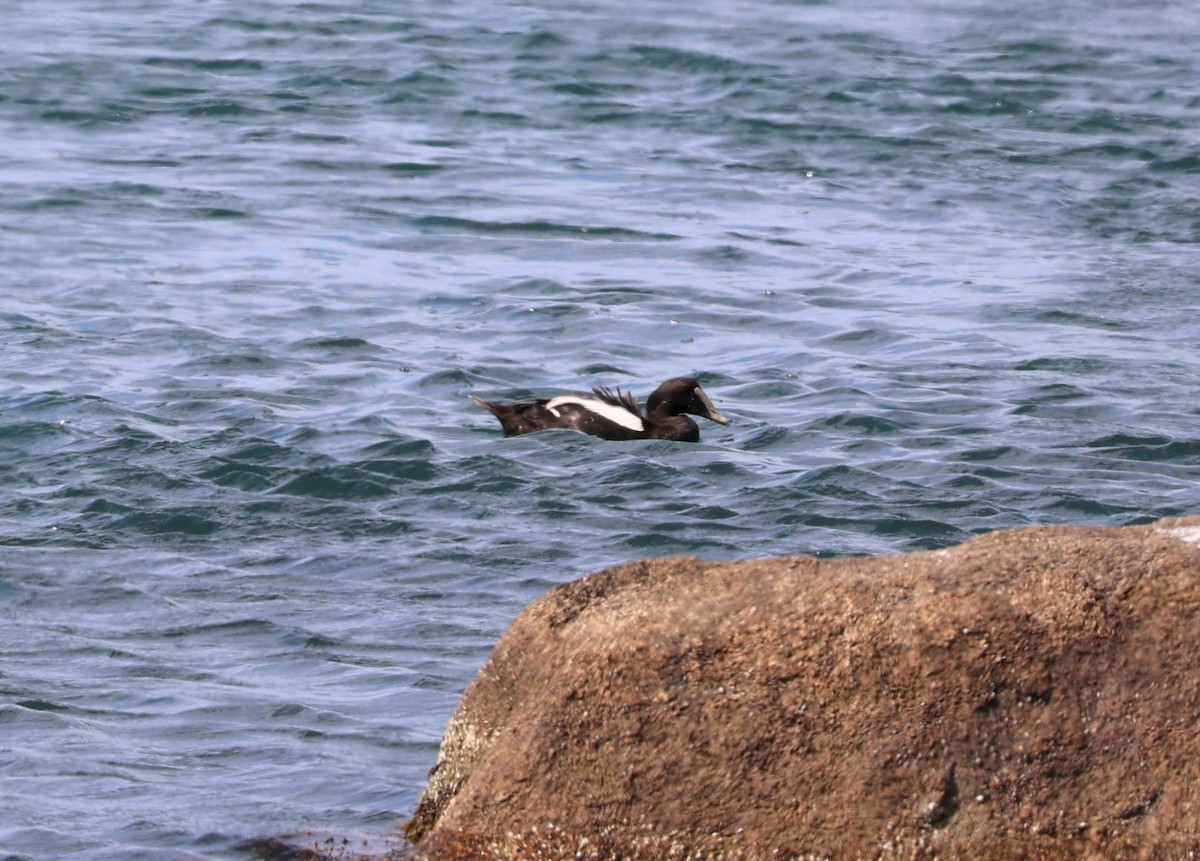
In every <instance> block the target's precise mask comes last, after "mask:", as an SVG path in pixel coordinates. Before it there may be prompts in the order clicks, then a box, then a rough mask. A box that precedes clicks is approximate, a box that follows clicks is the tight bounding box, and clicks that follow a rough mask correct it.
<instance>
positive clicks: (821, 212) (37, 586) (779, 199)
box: [0, 0, 1200, 861]
mask: <svg viewBox="0 0 1200 861" xmlns="http://www.w3.org/2000/svg"><path fill="white" fill-rule="evenodd" d="M4 43H5V47H4V50H3V51H0V273H2V274H0V279H2V280H0V858H5V859H56V858H79V859H88V861H101V859H138V858H145V859H155V861H178V860H179V859H225V858H231V859H232V858H239V857H244V855H243V854H242V853H241V851H240V850H239V849H238V848H237V847H238V844H239V843H240V842H241V841H244V840H246V839H248V838H252V837H257V836H263V835H268V836H279V837H284V838H286V839H289V840H293V841H294V842H297V843H308V842H321V841H324V840H326V839H334V840H336V841H341V840H343V839H345V840H350V841H351V845H353V846H354V847H356V848H357V847H361V846H362V845H363V841H367V843H366V845H367V847H368V848H369V849H370V850H371V851H383V850H384V849H386V848H388V847H389V846H392V845H394V844H393V843H392V838H391V837H390V836H389V835H391V834H392V833H393V832H394V829H395V827H396V825H397V824H398V823H399V822H400V821H401V820H403V818H404V817H405V816H406V815H408V814H409V813H411V811H412V809H413V807H414V805H415V803H416V800H417V798H418V796H419V793H420V791H421V789H422V787H423V785H424V780H425V775H426V772H427V770H428V769H429V768H430V767H431V766H432V765H433V763H434V761H435V757H436V750H437V744H438V741H439V739H440V736H441V732H442V729H443V727H444V725H445V722H446V720H447V719H448V718H449V716H450V713H451V711H452V709H453V708H454V705H455V704H456V702H457V700H458V698H459V697H460V696H461V694H462V692H463V690H464V689H465V687H466V686H467V685H468V684H469V682H470V680H471V679H472V677H473V676H474V674H475V672H476V671H477V669H478V668H479V666H480V665H481V664H482V662H483V661H484V660H485V658H486V656H487V654H488V652H489V650H490V648H491V646H492V644H493V643H494V642H495V640H496V638H497V637H498V636H499V635H500V634H501V633H502V632H503V631H504V629H505V628H506V626H507V625H508V623H509V621H510V620H511V619H512V617H513V616H514V615H515V614H516V613H517V612H519V610H520V609H521V608H522V607H523V606H524V605H525V604H527V603H528V602H529V601H531V600H533V599H535V598H537V597H538V596H540V595H542V594H543V593H545V592H546V590H547V589H549V588H551V587H552V586H553V585H555V584H557V583H561V582H564V581H567V580H570V579H572V578H575V577H577V576H580V575H582V574H584V573H586V572H589V571H592V570H595V569H598V568H601V567H603V566H606V565H610V564H615V563H619V562H622V561H626V560H630V559H635V558H640V557H644V556H661V555H668V554H696V555H699V556H702V557H706V558H713V559H727V558H736V557H751V556H766V555H774V554H785V553H814V554H821V555H847V554H868V553H892V552H903V551H910V550H914V549H921V548H932V547H941V546H945V545H948V544H953V543H957V542H960V541H962V540H965V539H967V538H969V537H971V536H972V535H975V534H978V533H981V532H985V531H988V530H993V529H998V528H1004V527H1014V526H1023V525H1027V524H1054V523H1086V524H1098V525H1118V524H1127V523H1136V522H1145V521H1148V520H1151V519H1154V518H1158V517H1163V516H1169V515H1177V514H1184V513H1196V512H1200V408H1198V406H1197V380H1200V352H1198V350H1197V343H1198V342H1200V275H1198V274H1197V273H1198V272H1200V267H1198V266H1197V263H1198V257H1200V255H1198V251H1200V244H1198V242H1200V208H1198V206H1197V199H1198V198H1200V124H1198V123H1197V115H1198V113H1200V59H1198V56H1200V55H1198V54H1197V52H1196V45H1197V44H1200V14H1198V13H1197V11H1196V8H1195V6H1194V5H1193V4H1191V3H1189V2H1186V0H1148V2H1144V3H1138V4H1128V3H1120V2H1115V0H1088V2H1084V0H1065V2H1061V3H1057V4H1051V5H1047V4H1045V3H1042V2H1040V0H1039V2H1032V0H1015V2H1011V3H1006V4H999V5H997V4H995V3H991V2H983V0H962V2H955V3H947V2H939V0H915V2H913V0H904V2H899V0H885V2H883V3H880V4H871V5H870V7H869V8H868V7H867V6H864V5H863V4H857V3H850V2H845V0H825V2H819V0H818V2H784V0H756V2H750V0H728V2H713V3H707V4H700V5H699V6H697V5H696V4H684V3H677V2H667V0H647V2H645V3H638V4H627V3H612V2H603V0H601V2H590V3H581V2H573V0H567V2H560V3H536V2H534V3H525V2H500V3H479V2H471V0H450V2H440V3H431V2H425V0H414V2H410V3H390V2H383V0H356V2H353V3H351V2H342V0H328V2H308V3H282V2H277V0H276V2H272V0H265V2H261V3H256V4H246V3H240V2H239V3H235V2H232V0H205V2H194V3H183V2H166V3H150V2H148V0H119V2H99V0H63V2H59V3H55V4H47V3H35V2H31V0H25V2H22V0H17V2H15V3H10V4H8V8H7V9H6V22H5V39H4ZM679 374H695V375H697V376H698V377H699V379H700V380H701V381H702V382H703V384H704V385H705V387H706V389H707V390H708V392H709V393H710V395H711V396H712V397H713V399H714V401H715V402H716V403H717V405H718V407H719V408H721V409H722V410H723V411H724V412H725V413H726V415H728V416H729V417H730V418H731V419H732V422H733V423H732V425H731V426H730V427H728V428H722V427H718V426H716V425H712V424H707V423H703V421H702V424H705V426H704V427H703V428H702V435H703V441H702V442H701V443H700V444H699V445H694V446H687V445H683V444H672V443H663V442H654V443H632V444H629V443H626V444H618V443H609V442H604V441H600V440H595V439H591V438H588V437H584V436H581V435H576V434H571V433H568V432H553V433H547V434H540V435H536V436H530V437H522V438H517V439H504V438H502V437H501V435H500V432H499V428H498V426H497V425H496V424H495V422H494V421H493V420H492V418H491V417H490V416H489V415H487V414H486V413H484V412H483V411H481V410H478V409H477V408H475V407H474V406H473V405H472V404H471V403H470V401H468V399H467V397H466V396H467V394H468V393H474V394H478V395H481V396H485V397H491V398H497V399H505V398H517V397H523V396H528V395H534V394H552V393H556V392H564V391H571V390H579V389H586V388H588V387H590V386H592V385H608V386H619V387H621V388H625V389H631V390H633V391H634V392H636V393H637V394H638V395H639V397H645V395H646V394H647V393H648V392H649V391H650V390H652V389H653V388H654V386H656V385H657V384H658V383H659V382H660V381H662V380H663V379H666V378H667V377H670V376H675V375H679Z"/></svg>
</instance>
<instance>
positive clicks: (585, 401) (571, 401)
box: [546, 395, 646, 433]
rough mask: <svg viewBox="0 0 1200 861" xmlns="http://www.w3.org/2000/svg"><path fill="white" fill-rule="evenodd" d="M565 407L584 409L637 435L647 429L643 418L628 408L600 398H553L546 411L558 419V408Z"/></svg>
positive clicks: (564, 396)
mask: <svg viewBox="0 0 1200 861" xmlns="http://www.w3.org/2000/svg"><path fill="white" fill-rule="evenodd" d="M565 406H577V407H583V408H584V409H585V410H587V411H588V412H592V413H595V414H596V415H598V416H600V417H601V418H605V419H608V420H609V421H610V422H612V423H613V424H618V425H620V426H621V427H623V428H626V429H628V430H631V431H634V432H635V433H641V432H642V431H644V430H645V429H646V424H645V422H643V421H642V417H641V416H639V415H636V414H635V413H631V412H630V411H629V410H628V409H627V408H626V407H623V406H620V407H619V406H617V405H616V404H610V403H607V402H605V401H602V400H600V399H599V398H589V397H587V396H585V395H563V396H562V397H560V398H551V399H550V400H548V401H546V409H548V410H550V412H552V413H554V415H555V416H556V417H557V416H559V415H561V413H560V412H559V411H558V408H559V407H565Z"/></svg>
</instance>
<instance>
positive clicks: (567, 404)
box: [470, 377, 729, 442]
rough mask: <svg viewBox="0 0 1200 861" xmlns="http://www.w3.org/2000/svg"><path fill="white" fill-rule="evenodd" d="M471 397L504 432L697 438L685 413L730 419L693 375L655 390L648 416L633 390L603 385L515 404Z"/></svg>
mask: <svg viewBox="0 0 1200 861" xmlns="http://www.w3.org/2000/svg"><path fill="white" fill-rule="evenodd" d="M470 397H471V400H473V401H474V402H475V403H477V404H479V406H481V407H483V408H484V409H486V410H488V411H490V412H491V413H492V415H494V416H495V417H496V418H497V419H499V420H500V425H501V426H502V427H503V428H504V435H505V436H519V435H521V434H527V433H536V432H537V431H543V430H551V429H554V428H562V429H565V430H574V431H579V432H580V433H585V434H589V435H591V436H598V437H600V438H601V439H608V440H621V441H623V440H632V439H666V440H677V441H679V442H699V441H700V428H699V426H697V424H696V423H695V422H694V421H692V420H691V419H690V418H688V416H687V415H686V414H688V413H690V414H691V415H696V416H703V417H704V418H706V419H709V420H710V421H714V422H717V423H718V424H723V425H727V424H729V419H727V418H725V416H723V415H722V414H721V412H720V411H719V410H717V408H716V407H714V406H713V403H712V401H711V400H709V397H708V395H707V394H705V392H704V389H702V388H700V384H699V383H698V382H696V381H695V380H694V379H692V378H691V377H675V378H673V379H670V380H667V381H666V382H665V383H663V384H662V385H661V386H659V387H658V388H657V389H655V390H654V393H653V394H651V395H650V397H649V398H648V399H647V400H646V412H645V414H644V415H643V414H642V410H641V408H640V407H639V406H638V403H637V401H635V400H634V398H633V396H632V395H631V394H629V393H628V392H621V391H615V392H614V391H610V390H609V389H605V388H595V389H592V394H591V395H583V394H573V395H563V396H560V397H556V398H539V399H537V400H532V401H517V402H516V403H511V404H497V403H492V402H490V401H485V400H483V399H482V398H477V397H475V396H474V395H471V396H470Z"/></svg>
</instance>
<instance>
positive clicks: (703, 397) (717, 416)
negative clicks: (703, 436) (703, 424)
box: [695, 386, 729, 425]
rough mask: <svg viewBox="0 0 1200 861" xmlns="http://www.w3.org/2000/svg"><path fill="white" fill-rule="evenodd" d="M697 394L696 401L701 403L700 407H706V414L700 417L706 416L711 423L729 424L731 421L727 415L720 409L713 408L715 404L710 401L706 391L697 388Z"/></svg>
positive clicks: (703, 413)
mask: <svg viewBox="0 0 1200 861" xmlns="http://www.w3.org/2000/svg"><path fill="white" fill-rule="evenodd" d="M695 392H696V400H698V401H700V405H701V406H703V407H704V412H702V413H700V415H702V416H704V418H706V419H709V420H710V421H714V422H716V423H717V424H719V425H727V424H729V419H727V418H725V415H724V414H723V413H722V412H721V411H720V410H719V409H717V408H716V407H714V406H713V402H712V401H711V400H709V398H708V395H707V394H705V392H704V389H702V388H700V387H699V386H696V389H695Z"/></svg>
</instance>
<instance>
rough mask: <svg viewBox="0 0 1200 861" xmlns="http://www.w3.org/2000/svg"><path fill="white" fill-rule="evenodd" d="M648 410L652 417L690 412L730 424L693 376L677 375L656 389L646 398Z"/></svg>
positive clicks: (721, 423) (718, 422)
mask: <svg viewBox="0 0 1200 861" xmlns="http://www.w3.org/2000/svg"><path fill="white" fill-rule="evenodd" d="M646 412H647V414H648V416H649V417H650V418H652V419H653V418H655V417H667V416H679V415H683V414H684V413H690V414H691V415H694V416H701V417H703V418H706V419H708V420H709V421H714V422H716V423H717V424H720V425H727V424H729V419H727V418H725V416H724V415H722V414H721V411H720V410H718V409H717V408H716V407H714V406H713V402H712V401H711V400H709V397H708V395H707V394H705V392H704V389H702V388H700V384H699V383H698V382H696V381H695V380H694V379H692V378H691V377H675V378H674V379H671V380H667V381H666V382H665V383H663V384H662V385H661V386H659V387H658V388H657V389H655V390H654V393H653V394H652V395H650V397H649V398H647V399H646Z"/></svg>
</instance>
